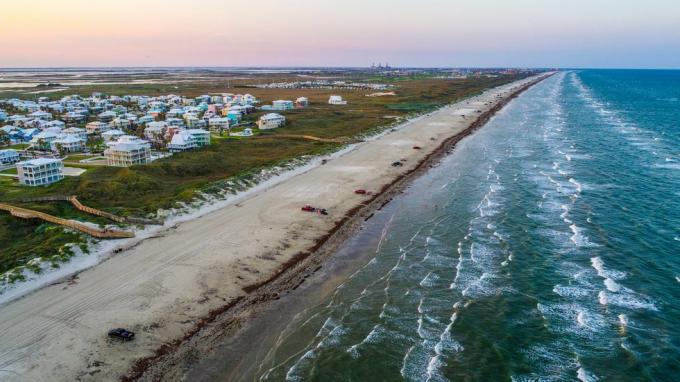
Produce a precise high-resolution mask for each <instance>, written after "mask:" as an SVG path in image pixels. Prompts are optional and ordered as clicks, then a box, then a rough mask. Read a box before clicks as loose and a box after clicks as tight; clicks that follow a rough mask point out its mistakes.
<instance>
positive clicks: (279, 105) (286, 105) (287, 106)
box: [272, 99, 295, 110]
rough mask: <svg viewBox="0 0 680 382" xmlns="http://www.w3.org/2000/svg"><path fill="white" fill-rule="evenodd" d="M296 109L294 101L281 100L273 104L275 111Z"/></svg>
mask: <svg viewBox="0 0 680 382" xmlns="http://www.w3.org/2000/svg"><path fill="white" fill-rule="evenodd" d="M294 108H295V104H293V101H288V100H282V99H280V100H276V101H273V102H272V109H273V110H292V109H294Z"/></svg>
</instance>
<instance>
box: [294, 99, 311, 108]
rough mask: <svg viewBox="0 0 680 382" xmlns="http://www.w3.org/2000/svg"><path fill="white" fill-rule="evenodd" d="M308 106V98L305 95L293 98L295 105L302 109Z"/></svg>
mask: <svg viewBox="0 0 680 382" xmlns="http://www.w3.org/2000/svg"><path fill="white" fill-rule="evenodd" d="M307 106H309V99H308V98H307V97H300V98H298V99H296V100H295V107H297V108H299V109H302V108H305V107H307Z"/></svg>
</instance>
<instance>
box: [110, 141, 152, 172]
mask: <svg viewBox="0 0 680 382" xmlns="http://www.w3.org/2000/svg"><path fill="white" fill-rule="evenodd" d="M104 156H105V157H106V164H108V165H109V166H116V167H129V166H133V165H137V164H146V163H149V161H150V158H151V150H150V149H149V146H147V145H143V144H139V143H124V142H121V143H116V144H114V145H111V146H109V148H108V149H106V150H104Z"/></svg>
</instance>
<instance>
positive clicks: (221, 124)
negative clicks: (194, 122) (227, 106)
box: [208, 117, 229, 134]
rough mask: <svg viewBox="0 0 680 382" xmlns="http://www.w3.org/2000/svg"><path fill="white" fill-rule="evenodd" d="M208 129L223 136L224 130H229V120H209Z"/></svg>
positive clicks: (217, 118) (216, 118)
mask: <svg viewBox="0 0 680 382" xmlns="http://www.w3.org/2000/svg"><path fill="white" fill-rule="evenodd" d="M208 127H209V128H210V132H213V133H216V134H222V132H223V131H224V130H229V118H219V117H215V118H210V119H209V120H208Z"/></svg>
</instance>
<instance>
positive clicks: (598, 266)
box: [590, 256, 607, 277]
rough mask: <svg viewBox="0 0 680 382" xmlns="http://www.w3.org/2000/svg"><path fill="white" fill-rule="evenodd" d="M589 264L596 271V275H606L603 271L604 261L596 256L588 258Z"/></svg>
mask: <svg viewBox="0 0 680 382" xmlns="http://www.w3.org/2000/svg"><path fill="white" fill-rule="evenodd" d="M590 264H591V265H592V267H593V268H595V270H596V271H597V275H598V276H600V277H607V276H606V274H605V272H604V261H602V259H601V258H600V257H599V256H598V257H593V258H591V259H590Z"/></svg>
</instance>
